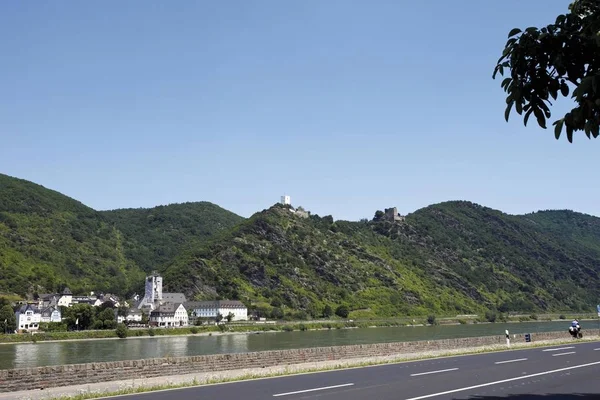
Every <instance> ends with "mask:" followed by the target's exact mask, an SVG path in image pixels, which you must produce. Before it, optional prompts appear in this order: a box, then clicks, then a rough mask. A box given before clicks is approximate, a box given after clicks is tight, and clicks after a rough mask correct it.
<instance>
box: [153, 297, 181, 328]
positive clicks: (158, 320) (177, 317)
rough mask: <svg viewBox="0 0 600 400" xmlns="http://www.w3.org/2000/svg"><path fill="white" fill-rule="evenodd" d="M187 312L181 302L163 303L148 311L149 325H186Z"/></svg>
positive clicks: (163, 326)
mask: <svg viewBox="0 0 600 400" xmlns="http://www.w3.org/2000/svg"><path fill="white" fill-rule="evenodd" d="M188 324H189V317H188V312H187V310H186V309H185V307H184V306H183V304H181V303H178V304H177V303H164V304H161V305H159V306H158V307H157V308H156V309H154V310H152V311H151V312H150V325H153V326H158V327H161V328H168V327H181V326H188Z"/></svg>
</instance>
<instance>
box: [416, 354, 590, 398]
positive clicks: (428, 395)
mask: <svg viewBox="0 0 600 400" xmlns="http://www.w3.org/2000/svg"><path fill="white" fill-rule="evenodd" d="M598 364H600V361H596V362H593V363H588V364H581V365H575V366H572V367H565V368H559V369H554V370H551V371H544V372H538V373H535V374H531V375H522V376H517V377H515V378H509V379H503V380H501V381H494V382H488V383H482V384H480V385H474V386H467V387H463V388H459V389H453V390H448V391H445V392H439V393H432V394H426V395H424V396H418V397H411V398H410V399H406V400H421V399H428V398H430V397H436V396H443V395H445V394H450V393H457V392H464V391H466V390H471V389H478V388H481V387H486V386H492V385H499V384H501V383H506V382H513V381H518V380H522V379H528V378H533V377H534V376H542V375H549V374H555V373H557V372H563V371H569V370H572V369H577V368H585V367H591V366H592V365H598Z"/></svg>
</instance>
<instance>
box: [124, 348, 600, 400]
mask: <svg viewBox="0 0 600 400" xmlns="http://www.w3.org/2000/svg"><path fill="white" fill-rule="evenodd" d="M599 377H600V342H597V343H594V342H591V343H590V342H588V343H577V342H575V341H574V342H573V344H569V345H561V346H554V347H543V348H536V349H527V350H513V351H505V352H498V353H488V354H481V355H471V356H459V357H449V358H440V359H432V360H426V361H417V362H406V363H399V364H388V365H380V366H373V367H365V368H355V369H347V370H337V371H330V372H321V373H311V374H304V375H294V376H287V377H280V378H268V379H258V380H252V381H244V382H236V383H227V384H219V385H210V386H199V387H194V388H186V389H177V390H169V391H161V392H150V393H144V394H137V395H129V396H122V397H117V399H121V398H122V399H123V400H170V399H173V398H177V399H194V400H198V399H219V400H258V399H260V400H266V399H271V400H278V399H281V400H298V399H320V400H321V399H322V400H358V399H360V400H363V399H369V400H387V399H389V400H392V399H393V400H401V399H404V400H420V399H436V400H438V399H439V400H442V399H478V400H500V399H512V400H515V399H518V400H538V399H539V400H555V399H566V400H570V399H573V400H575V399H577V400H591V399H600V379H599Z"/></svg>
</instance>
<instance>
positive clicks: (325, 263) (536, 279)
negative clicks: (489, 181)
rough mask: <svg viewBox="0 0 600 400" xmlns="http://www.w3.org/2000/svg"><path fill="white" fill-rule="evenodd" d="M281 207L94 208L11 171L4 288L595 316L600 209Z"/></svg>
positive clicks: (313, 311) (1, 274) (2, 183)
mask: <svg viewBox="0 0 600 400" xmlns="http://www.w3.org/2000/svg"><path fill="white" fill-rule="evenodd" d="M290 211H291V210H290V206H284V205H281V204H275V205H274V206H272V207H269V208H268V209H265V210H262V211H260V212H257V213H255V214H254V215H252V216H251V217H250V218H243V217H240V216H238V215H236V214H234V213H231V212H230V211H227V210H225V209H223V208H221V207H219V206H217V205H215V204H211V203H207V202H195V203H182V204H173V205H168V206H158V207H153V208H149V209H142V208H140V209H120V210H112V211H101V212H98V211H95V210H93V209H91V208H89V207H87V206H85V205H83V204H81V203H79V202H77V201H75V200H73V199H70V198H68V197H66V196H62V195H61V194H60V193H58V192H55V191H51V190H48V189H45V188H43V187H42V186H39V185H36V184H33V183H31V182H28V181H24V180H20V179H16V178H11V177H8V176H6V175H0V292H6V293H17V294H20V295H26V294H29V295H31V294H33V293H34V292H42V291H43V292H47V291H53V290H60V289H61V287H62V286H64V285H68V286H69V287H70V288H71V289H72V290H73V291H74V292H78V291H79V292H85V291H89V290H96V291H99V290H105V291H110V292H111V293H117V294H121V295H128V294H131V293H133V292H135V291H137V292H138V293H139V292H140V291H141V290H142V287H143V279H144V275H145V274H146V273H148V272H149V271H151V270H159V271H161V273H162V274H163V276H164V284H165V290H168V291H171V292H175V291H182V292H184V293H185V294H186V295H187V297H188V298H189V299H196V300H201V299H232V300H241V301H243V302H245V303H246V304H247V305H248V306H249V307H251V308H252V309H256V310H258V311H259V312H260V313H261V314H263V315H269V316H274V317H281V316H282V315H284V314H285V315H290V316H295V317H297V318H302V317H307V316H308V315H312V316H319V315H321V314H322V312H323V310H324V309H325V307H326V306H330V307H331V308H332V309H335V308H336V307H337V306H339V305H345V306H347V307H348V308H349V309H350V310H351V314H350V317H351V318H361V317H392V316H405V315H427V314H430V313H435V314H453V315H456V314H467V313H482V312H485V311H486V310H493V311H497V312H528V313H529V312H539V311H568V310H573V311H577V312H581V311H591V310H593V309H594V307H595V304H596V303H597V299H598V298H599V297H600V276H599V272H600V218H597V217H594V216H590V215H586V214H582V213H577V212H574V211H570V210H549V211H538V212H533V213H529V214H524V215H509V214H506V213H503V212H501V211H498V210H494V209H491V208H488V207H485V206H481V205H478V204H475V203H472V202H469V201H448V202H443V203H439V204H434V205H431V206H428V207H424V208H422V209H419V210H417V211H415V212H413V213H411V214H408V215H406V216H405V218H403V219H402V220H393V219H392V220H388V219H387V218H386V217H385V213H383V212H376V213H374V214H375V217H374V218H373V220H370V221H367V220H361V221H356V222H354V221H334V219H333V218H332V217H331V216H323V217H321V216H319V215H308V214H303V215H299V214H298V213H292V212H290Z"/></svg>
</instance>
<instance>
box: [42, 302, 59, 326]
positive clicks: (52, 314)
mask: <svg viewBox="0 0 600 400" xmlns="http://www.w3.org/2000/svg"><path fill="white" fill-rule="evenodd" d="M40 321H41V322H61V321H62V316H61V313H60V308H58V307H52V306H50V307H46V308H45V309H43V310H42V312H41V316H40Z"/></svg>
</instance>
